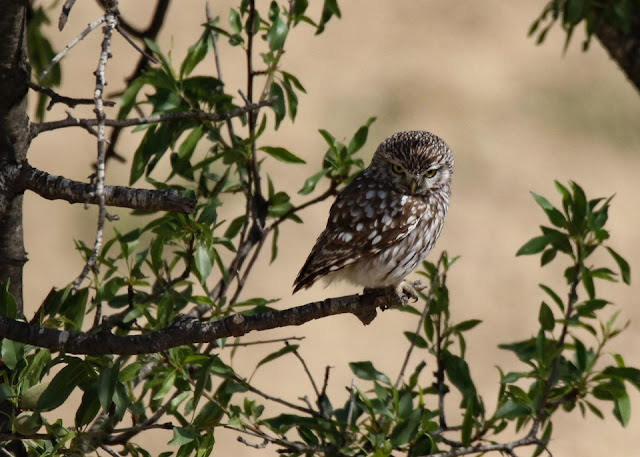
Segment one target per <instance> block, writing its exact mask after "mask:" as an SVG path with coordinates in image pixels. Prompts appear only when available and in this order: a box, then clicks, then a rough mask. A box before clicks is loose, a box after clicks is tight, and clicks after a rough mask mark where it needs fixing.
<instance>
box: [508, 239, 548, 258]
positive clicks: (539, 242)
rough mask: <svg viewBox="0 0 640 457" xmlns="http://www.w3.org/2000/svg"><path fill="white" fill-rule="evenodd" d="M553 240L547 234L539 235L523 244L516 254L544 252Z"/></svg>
mask: <svg viewBox="0 0 640 457" xmlns="http://www.w3.org/2000/svg"><path fill="white" fill-rule="evenodd" d="M550 241H551V240H549V238H547V237H546V236H544V235H543V236H537V237H535V238H531V239H530V240H529V241H527V242H526V243H525V244H523V245H522V247H521V248H520V249H518V252H516V256H520V255H531V254H537V253H539V252H542V251H543V250H544V248H545V247H546V246H547V245H548V244H549V243H550Z"/></svg>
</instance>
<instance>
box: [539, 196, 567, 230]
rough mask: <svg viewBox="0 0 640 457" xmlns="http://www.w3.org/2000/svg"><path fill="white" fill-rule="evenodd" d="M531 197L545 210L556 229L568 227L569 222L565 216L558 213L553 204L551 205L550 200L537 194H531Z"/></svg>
mask: <svg viewBox="0 0 640 457" xmlns="http://www.w3.org/2000/svg"><path fill="white" fill-rule="evenodd" d="M531 195H533V198H534V199H535V201H536V202H537V203H538V205H540V207H541V208H542V209H543V210H544V212H545V213H547V217H548V218H549V221H551V223H552V224H553V225H555V226H556V227H566V226H567V220H566V219H565V217H564V216H563V214H562V213H561V212H560V211H558V210H557V209H556V208H555V207H554V206H553V205H552V204H551V203H549V200H547V199H546V198H544V197H543V196H541V195H538V194H536V193H535V192H531Z"/></svg>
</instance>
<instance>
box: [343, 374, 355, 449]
mask: <svg viewBox="0 0 640 457" xmlns="http://www.w3.org/2000/svg"><path fill="white" fill-rule="evenodd" d="M355 406H356V386H355V380H354V379H353V378H351V389H349V411H348V412H347V426H346V427H345V428H344V434H345V437H346V436H348V435H349V427H351V421H352V420H353V410H354V409H355Z"/></svg>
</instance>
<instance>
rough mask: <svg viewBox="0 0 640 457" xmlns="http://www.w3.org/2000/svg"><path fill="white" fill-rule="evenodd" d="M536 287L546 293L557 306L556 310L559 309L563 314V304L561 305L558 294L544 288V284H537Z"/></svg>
mask: <svg viewBox="0 0 640 457" xmlns="http://www.w3.org/2000/svg"><path fill="white" fill-rule="evenodd" d="M538 287H540V288H541V289H542V290H544V291H545V292H546V293H547V295H549V297H551V299H552V300H553V301H554V302H555V304H556V305H558V308H560V311H563V312H564V304H563V303H562V299H561V298H560V297H559V296H558V294H556V293H555V292H554V291H553V289H551V288H550V287H548V286H545V285H544V284H538Z"/></svg>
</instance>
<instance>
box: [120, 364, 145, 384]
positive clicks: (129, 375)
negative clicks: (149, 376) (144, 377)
mask: <svg viewBox="0 0 640 457" xmlns="http://www.w3.org/2000/svg"><path fill="white" fill-rule="evenodd" d="M140 368H142V363H141V362H133V363H131V364H129V365H127V366H126V367H124V368H123V369H122V370H120V374H118V381H120V382H129V381H132V380H133V379H135V378H136V376H138V373H140Z"/></svg>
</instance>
